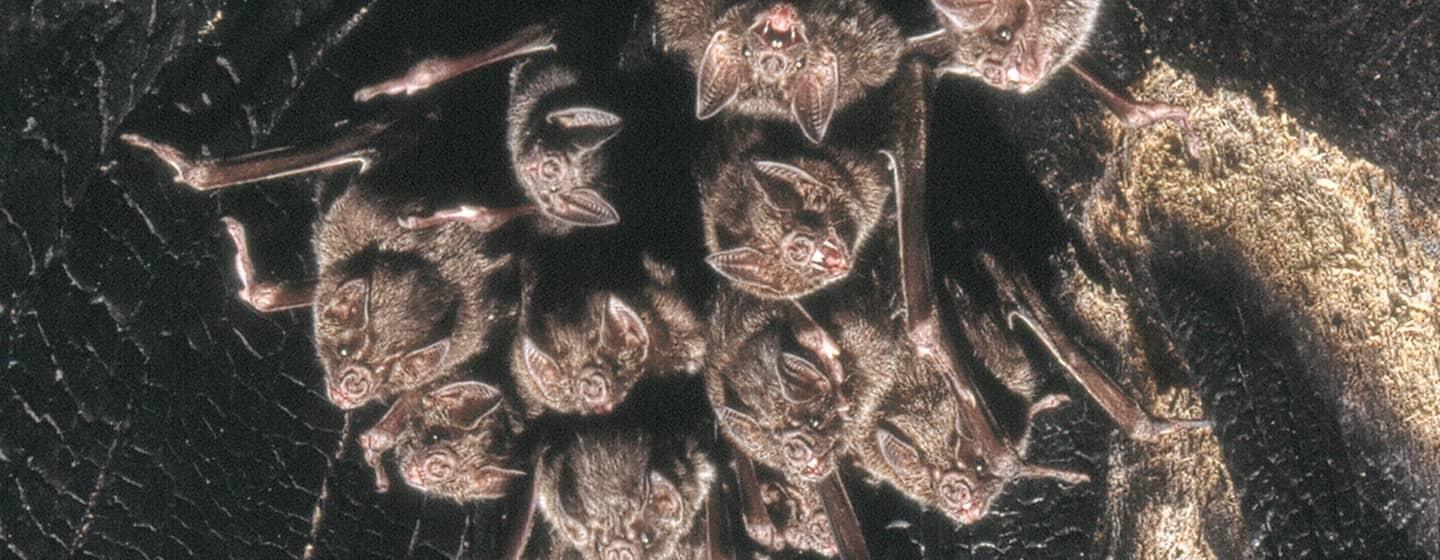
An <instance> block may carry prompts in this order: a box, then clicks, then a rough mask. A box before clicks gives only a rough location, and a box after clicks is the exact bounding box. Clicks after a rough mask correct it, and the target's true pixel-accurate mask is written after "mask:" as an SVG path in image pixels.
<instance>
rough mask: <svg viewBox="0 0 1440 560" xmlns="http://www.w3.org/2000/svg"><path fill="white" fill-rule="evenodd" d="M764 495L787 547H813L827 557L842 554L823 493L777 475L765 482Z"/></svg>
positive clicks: (762, 497) (813, 549)
mask: <svg viewBox="0 0 1440 560" xmlns="http://www.w3.org/2000/svg"><path fill="white" fill-rule="evenodd" d="M760 494H761V499H762V500H763V501H764V502H765V509H766V511H767V512H768V513H769V514H770V519H771V521H772V522H774V523H775V528H776V529H778V530H779V532H780V536H781V538H783V539H784V543H785V547H786V548H792V549H796V550H809V551H813V552H815V553H817V554H820V555H821V556H827V557H833V556H837V555H839V553H840V551H839V550H838V548H837V547H836V546H835V536H834V535H833V533H832V532H831V528H830V517H829V516H828V515H826V514H825V506H824V504H822V503H821V501H820V495H819V494H818V493H816V492H815V491H814V490H813V489H812V488H811V487H810V485H808V484H793V483H790V482H788V481H786V480H785V479H784V478H781V477H775V478H771V479H768V480H764V481H763V482H762V483H761V487H760Z"/></svg>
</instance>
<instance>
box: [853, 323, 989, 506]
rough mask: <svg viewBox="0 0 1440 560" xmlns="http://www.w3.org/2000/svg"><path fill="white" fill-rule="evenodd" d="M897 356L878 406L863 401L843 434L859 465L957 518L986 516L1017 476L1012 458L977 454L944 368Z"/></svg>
mask: <svg viewBox="0 0 1440 560" xmlns="http://www.w3.org/2000/svg"><path fill="white" fill-rule="evenodd" d="M895 355H897V356H900V358H901V359H899V360H898V363H897V364H896V376H895V380H894V383H893V384H892V385H891V386H890V387H889V388H888V389H887V390H886V392H885V393H884V394H883V395H880V396H879V397H878V403H877V404H876V405H874V406H870V405H868V404H862V405H861V407H860V409H861V410H860V416H861V418H859V419H858V420H857V421H856V422H855V423H854V425H853V426H854V428H853V429H852V431H851V432H850V434H849V436H848V437H849V439H850V441H851V445H852V446H853V447H854V448H855V449H856V451H857V458H858V460H859V464H860V466H861V467H863V468H864V469H866V470H868V471H870V472H871V473H872V474H874V475H876V477H877V478H879V479H881V480H884V481H887V482H889V483H890V484H892V485H894V486H895V488H897V489H899V490H900V491H901V492H902V493H904V494H905V495H907V496H909V497H910V498H911V499H913V500H915V501H916V502H918V503H920V504H921V505H923V506H925V507H930V508H934V509H936V510H939V511H940V512H941V513H944V514H945V515H946V516H947V517H949V518H950V519H952V520H954V521H956V522H958V523H961V524H970V523H974V522H976V521H979V520H980V519H983V518H984V517H985V516H986V515H987V514H988V513H989V511H990V506H991V504H992V503H993V502H994V500H995V498H996V497H997V496H998V495H999V494H1000V492H1001V491H1002V490H1003V489H1004V487H1005V484H1006V482H1007V481H1009V480H1010V479H1011V478H1013V477H1014V471H1016V470H1017V468H1018V465H1016V464H1015V463H1014V457H1013V456H1012V455H1005V456H999V457H988V456H985V455H984V454H983V453H978V452H977V447H976V446H975V445H974V438H975V436H974V434H973V433H972V432H971V429H970V427H968V426H965V425H963V424H962V423H961V421H960V420H959V419H960V418H961V403H960V402H959V397H958V395H957V393H956V392H955V391H954V390H953V389H952V388H951V387H950V386H949V384H948V383H947V382H946V381H945V379H944V378H943V377H941V376H942V375H943V374H942V372H940V371H938V370H935V369H933V368H931V367H930V366H929V365H928V364H927V363H926V362H924V361H923V360H921V359H918V358H916V357H915V356H914V355H913V354H912V353H910V352H908V351H906V350H903V349H901V348H898V347H897V348H896V352H895Z"/></svg>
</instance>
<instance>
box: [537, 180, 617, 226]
mask: <svg viewBox="0 0 1440 560" xmlns="http://www.w3.org/2000/svg"><path fill="white" fill-rule="evenodd" d="M544 210H545V213H546V214H547V215H549V216H550V217H552V218H555V219H557V220H560V221H562V222H565V223H567V224H570V225H574V226H580V227H604V226H610V225H615V224H618V223H620V212H619V211H618V210H616V209H615V207H614V206H611V205H610V202H609V201H607V200H605V197H604V196H601V195H600V193H598V192H595V191H594V190H591V189H572V190H568V191H565V192H562V193H558V194H556V195H555V196H554V197H551V199H550V204H549V205H548V207H546V208H545V209H544Z"/></svg>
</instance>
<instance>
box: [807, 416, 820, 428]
mask: <svg viewBox="0 0 1440 560" xmlns="http://www.w3.org/2000/svg"><path fill="white" fill-rule="evenodd" d="M808 425H809V426H810V429H812V430H818V429H820V419H819V418H811V419H810V422H809V424H808Z"/></svg>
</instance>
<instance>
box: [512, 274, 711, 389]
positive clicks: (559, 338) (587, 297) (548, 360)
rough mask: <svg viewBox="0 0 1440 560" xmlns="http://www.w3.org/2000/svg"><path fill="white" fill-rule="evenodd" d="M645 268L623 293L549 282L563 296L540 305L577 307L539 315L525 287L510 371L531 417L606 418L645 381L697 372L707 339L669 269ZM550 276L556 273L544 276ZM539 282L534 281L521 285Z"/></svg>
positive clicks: (551, 309) (553, 309)
mask: <svg viewBox="0 0 1440 560" xmlns="http://www.w3.org/2000/svg"><path fill="white" fill-rule="evenodd" d="M569 265H570V266H574V263H569ZM644 268H645V274H646V276H647V277H648V281H647V282H645V283H644V285H643V286H641V287H639V288H638V289H632V290H625V292H626V293H621V292H618V291H616V290H614V289H606V290H593V291H590V290H585V289H583V288H578V287H577V283H572V282H570V281H568V280H569V278H568V277H564V276H562V277H561V279H560V280H558V281H557V280H550V281H551V282H557V285H559V286H560V291H563V292H567V293H563V294H559V295H555V296H554V297H551V295H550V294H549V293H547V294H545V295H544V296H542V297H545V298H546V299H550V300H558V299H569V300H577V299H578V300H579V301H577V303H578V305H569V306H566V305H557V304H554V303H549V304H548V305H546V308H547V310H546V312H544V313H537V312H535V311H532V307H534V306H536V305H538V304H539V303H540V302H538V301H536V297H535V295H534V294H533V292H534V289H533V287H527V289H526V292H525V295H524V296H523V297H522V306H523V307H524V310H523V311H522V314H521V317H522V319H521V329H522V333H521V334H520V336H517V337H516V340H515V342H514V344H513V347H512V351H511V368H512V376H513V379H514V380H515V385H516V390H517V392H518V393H519V396H520V398H521V400H522V401H523V402H524V403H525V405H526V409H527V413H528V415H530V416H538V415H539V414H540V413H541V412H542V411H545V410H550V411H555V412H560V413H564V414H608V413H610V412H611V411H612V410H614V408H615V407H616V406H618V405H619V404H620V403H621V402H622V401H624V400H625V397H626V396H627V395H628V394H629V392H630V389H631V388H632V387H633V386H634V385H635V384H636V382H638V381H640V380H641V379H643V378H646V377H652V376H662V375H669V374H673V373H682V374H695V373H698V372H699V371H700V366H701V364H702V363H703V361H704V356H705V340H704V334H703V332H702V331H701V326H700V322H699V320H698V319H697V318H696V316H695V312H694V311H693V310H692V309H691V307H690V305H689V304H688V303H687V302H686V300H685V298H684V297H683V296H682V295H681V294H680V293H679V291H678V289H677V286H676V279H675V271H674V269H672V268H670V267H668V266H666V265H663V264H661V263H659V262H657V261H654V260H652V259H650V258H648V257H646V258H645V259H644ZM550 274H559V271H553V270H552V271H550V272H548V273H542V275H546V276H548V275H550ZM543 281H546V280H545V279H537V278H533V277H532V278H527V279H526V284H527V286H533V285H534V283H536V282H543ZM576 296H579V297H578V298H577V297H576ZM565 307H572V308H571V309H565ZM573 307H579V308H580V309H579V310H578V312H577V310H576V309H573Z"/></svg>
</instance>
